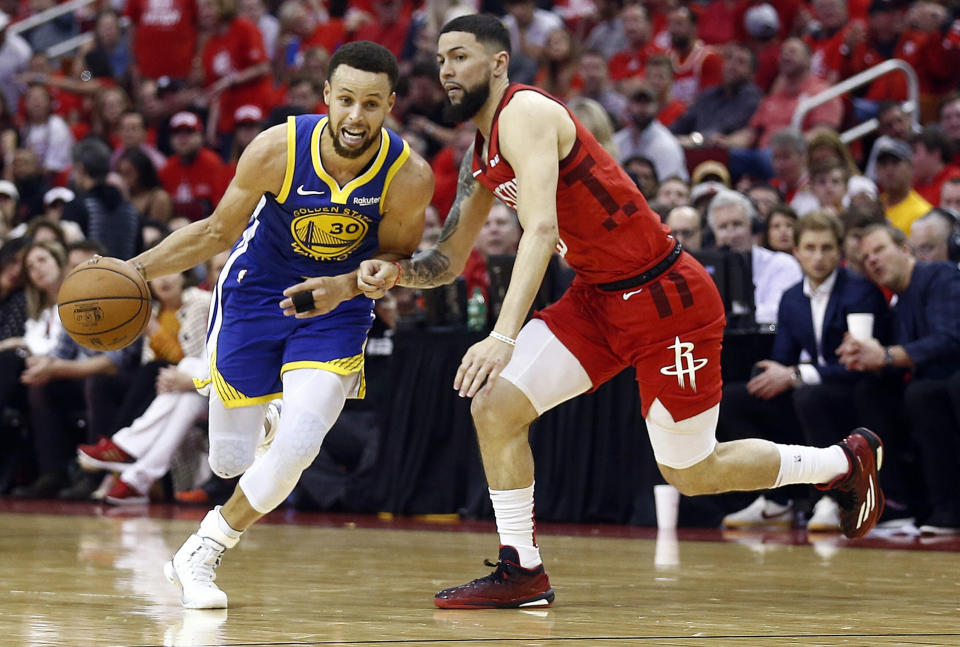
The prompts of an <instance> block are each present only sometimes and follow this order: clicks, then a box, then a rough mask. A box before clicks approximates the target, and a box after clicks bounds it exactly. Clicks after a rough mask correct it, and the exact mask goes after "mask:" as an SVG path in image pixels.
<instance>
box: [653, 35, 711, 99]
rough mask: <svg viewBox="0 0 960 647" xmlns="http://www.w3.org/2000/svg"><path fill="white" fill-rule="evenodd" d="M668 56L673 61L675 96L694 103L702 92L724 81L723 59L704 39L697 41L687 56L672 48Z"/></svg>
mask: <svg viewBox="0 0 960 647" xmlns="http://www.w3.org/2000/svg"><path fill="white" fill-rule="evenodd" d="M667 56H669V57H670V60H671V61H672V62H673V96H674V97H675V98H677V99H680V100H681V101H685V102H686V103H693V101H694V99H696V98H697V97H698V96H699V95H700V93H701V92H703V91H704V90H706V89H707V88H712V87H713V86H715V85H720V83H721V82H722V81H723V59H722V58H720V55H719V54H718V53H717V52H716V51H715V50H714V49H713V48H712V47H710V46H708V45H704V44H703V41H699V40H698V41H696V42H695V43H694V44H693V49H691V50H690V53H689V54H687V55H686V57H683V58H681V56H682V55H681V54H680V53H679V52H677V50H675V49H673V48H671V49H670V51H669V52H667Z"/></svg>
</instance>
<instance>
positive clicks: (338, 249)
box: [290, 207, 370, 261]
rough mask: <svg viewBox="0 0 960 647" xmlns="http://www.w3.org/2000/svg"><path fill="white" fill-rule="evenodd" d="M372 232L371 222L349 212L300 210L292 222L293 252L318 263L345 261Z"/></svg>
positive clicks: (332, 209)
mask: <svg viewBox="0 0 960 647" xmlns="http://www.w3.org/2000/svg"><path fill="white" fill-rule="evenodd" d="M369 228H370V225H369V218H367V217H366V216H364V215H363V214H362V213H359V212H357V211H354V210H352V209H349V208H337V207H328V208H325V209H297V211H296V212H294V218H293V220H292V221H291V222H290V234H291V235H292V236H293V244H292V247H293V251H295V252H296V253H298V254H302V255H303V256H309V257H310V258H312V259H313V260H315V261H342V260H344V259H346V258H347V257H348V256H350V254H351V253H352V252H353V250H355V249H356V248H357V247H358V246H359V245H360V243H361V242H362V241H363V238H364V236H366V235H367V231H368V230H369Z"/></svg>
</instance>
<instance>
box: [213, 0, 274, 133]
mask: <svg viewBox="0 0 960 647" xmlns="http://www.w3.org/2000/svg"><path fill="white" fill-rule="evenodd" d="M199 16H200V24H201V26H202V27H203V28H204V29H206V30H209V36H208V37H207V41H206V43H204V45H203V52H202V55H201V58H202V60H203V71H204V75H205V79H206V86H207V87H206V92H207V96H208V98H209V99H210V101H211V108H212V112H213V113H214V114H215V115H216V122H215V124H211V125H213V126H214V127H215V132H216V133H217V135H219V136H220V138H221V140H223V141H221V142H220V144H221V145H224V146H225V147H226V148H227V149H228V150H229V146H226V144H227V143H228V142H227V140H229V134H230V133H231V132H233V115H234V113H235V112H236V111H237V108H239V107H240V106H243V105H247V104H252V105H255V106H257V107H258V108H260V109H261V110H263V111H265V112H266V111H268V110H269V109H270V108H272V107H273V106H272V103H273V101H272V99H273V87H272V84H271V81H270V59H269V58H268V57H267V52H266V50H265V49H264V47H263V36H261V35H260V29H259V28H258V27H257V26H256V25H255V24H254V23H252V22H251V21H250V20H248V19H247V18H243V17H240V16H237V14H236V12H235V10H234V9H233V8H232V6H231V4H230V0H200V4H199ZM211 121H213V119H211Z"/></svg>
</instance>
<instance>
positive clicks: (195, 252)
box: [129, 124, 287, 280]
mask: <svg viewBox="0 0 960 647" xmlns="http://www.w3.org/2000/svg"><path fill="white" fill-rule="evenodd" d="M286 165H287V124H281V125H278V126H274V127H272V128H270V129H268V130H266V131H264V132H262V133H260V134H259V135H257V137H256V139H254V140H253V141H252V142H251V143H250V145H249V146H248V147H247V149H246V150H245V151H244V152H243V155H241V156H240V161H239V162H238V164H237V173H236V175H234V176H233V180H231V181H230V185H229V186H228V187H227V190H226V192H225V193H224V194H223V198H221V199H220V202H219V203H218V204H217V207H216V209H214V211H213V213H212V214H211V215H210V216H209V217H207V218H204V219H203V220H198V221H196V222H194V223H191V224H189V225H187V226H186V227H183V228H182V229H178V230H177V231H175V232H173V233H172V234H170V235H169V236H167V237H166V238H165V239H163V241H162V242H160V244H158V245H156V246H154V247H152V248H150V249H148V250H147V251H145V252H143V253H142V254H140V255H139V256H136V257H134V258H132V259H130V261H129V262H130V263H131V264H132V265H133V266H134V267H136V268H137V270H138V271H139V272H140V273H141V274H142V275H143V277H144V278H145V279H147V280H150V279H154V278H156V277H158V276H166V275H168V274H176V273H178V272H183V271H185V270H188V269H190V268H191V267H195V266H197V265H199V264H200V263H202V262H203V261H205V260H207V259H208V258H210V257H211V256H215V255H216V254H219V253H220V252H223V251H226V250H227V249H230V247H231V246H232V245H233V243H234V242H236V240H237V238H239V237H240V234H242V233H243V230H244V229H245V228H246V226H247V223H248V222H249V220H250V215H251V214H252V213H253V210H254V209H255V208H256V206H257V203H258V202H260V198H262V197H263V194H264V193H273V194H274V195H276V194H277V193H279V192H280V187H281V186H282V185H283V178H284V174H285V173H286Z"/></svg>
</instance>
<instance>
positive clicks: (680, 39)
mask: <svg viewBox="0 0 960 647" xmlns="http://www.w3.org/2000/svg"><path fill="white" fill-rule="evenodd" d="M670 43H671V44H672V45H673V47H674V48H675V49H679V50H685V49H687V48H688V47H690V37H689V36H671V37H670Z"/></svg>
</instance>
